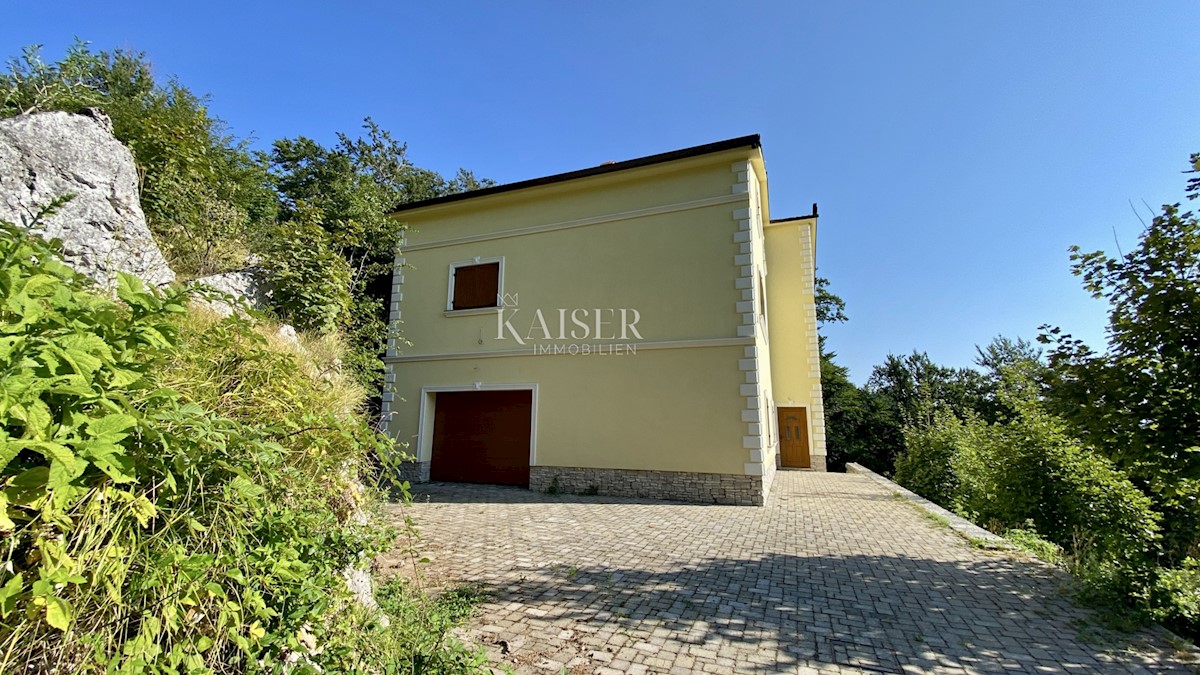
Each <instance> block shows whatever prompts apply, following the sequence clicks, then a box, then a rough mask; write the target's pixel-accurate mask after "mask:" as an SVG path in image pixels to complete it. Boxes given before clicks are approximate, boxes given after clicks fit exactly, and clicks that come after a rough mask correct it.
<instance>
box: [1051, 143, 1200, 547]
mask: <svg viewBox="0 0 1200 675" xmlns="http://www.w3.org/2000/svg"><path fill="white" fill-rule="evenodd" d="M1192 170H1193V171H1196V170H1200V155H1193V156H1192ZM1198 193H1200V184H1198V183H1196V182H1195V180H1194V179H1193V181H1192V182H1191V184H1190V185H1189V187H1188V188H1187V196H1188V197H1189V198H1193V197H1195V196H1196V195H1197V194H1198ZM1071 250H1072V255H1071V259H1072V261H1073V263H1074V264H1073V267H1072V270H1073V272H1074V273H1075V274H1076V275H1077V276H1080V277H1082V278H1083V283H1084V287H1085V288H1086V289H1087V290H1088V291H1089V292H1090V293H1091V294H1092V296H1093V297H1095V298H1098V299H1103V300H1106V301H1107V302H1108V304H1109V312H1108V331H1107V334H1108V344H1107V349H1106V350H1105V351H1104V352H1102V353H1101V352H1097V351H1096V350H1094V349H1092V348H1091V347H1090V346H1088V345H1086V344H1085V343H1084V342H1083V341H1082V340H1078V339H1075V338H1073V337H1071V336H1070V335H1069V334H1065V333H1063V332H1062V330H1061V329H1059V328H1050V327H1044V333H1043V335H1042V336H1041V338H1040V339H1041V340H1042V341H1043V342H1045V343H1047V344H1050V345H1051V349H1050V365H1051V367H1052V368H1053V370H1054V375H1055V379H1054V380H1053V382H1052V387H1051V388H1050V397H1051V400H1052V401H1053V402H1054V403H1055V404H1056V407H1057V410H1058V411H1059V412H1060V413H1061V414H1062V415H1063V416H1065V417H1066V418H1067V419H1068V420H1070V421H1071V422H1073V423H1074V424H1075V426H1076V427H1077V429H1078V433H1079V434H1080V435H1081V436H1082V437H1083V439H1084V440H1085V441H1086V442H1087V443H1088V444H1090V445H1091V446H1093V447H1095V448H1097V449H1099V450H1101V451H1102V452H1103V453H1104V454H1105V455H1107V456H1108V457H1109V458H1110V459H1112V461H1114V462H1115V463H1116V464H1117V466H1119V467H1121V468H1122V469H1123V470H1124V471H1126V472H1128V474H1129V475H1130V476H1131V477H1132V478H1133V480H1134V482H1135V483H1136V484H1137V485H1138V486H1139V487H1141V488H1142V489H1143V490H1144V491H1146V493H1147V494H1149V495H1150V496H1151V497H1152V498H1153V499H1154V500H1155V504H1156V507H1157V508H1158V509H1159V510H1161V511H1162V513H1163V514H1164V519H1163V521H1164V523H1165V525H1166V541H1167V548H1166V552H1167V560H1168V562H1169V563H1171V564H1176V563H1178V562H1180V561H1181V560H1182V559H1183V558H1184V557H1186V556H1188V555H1194V554H1195V553H1196V552H1197V549H1198V548H1200V405H1197V401H1200V220H1198V219H1197V217H1196V215H1195V214H1194V213H1192V212H1190V211H1189V212H1183V211H1181V209H1180V205H1179V204H1168V205H1165V206H1163V210H1162V213H1161V214H1160V215H1158V216H1156V217H1155V218H1154V219H1153V221H1152V222H1151V223H1150V225H1149V226H1148V227H1147V228H1146V229H1145V231H1143V232H1142V234H1141V236H1140V237H1139V239H1138V245H1137V247H1136V248H1134V249H1133V250H1132V251H1130V252H1129V253H1126V254H1124V255H1122V256H1118V257H1110V256H1109V255H1107V254H1105V253H1104V252H1102V251H1095V252H1091V253H1082V252H1081V251H1080V250H1079V248H1078V247H1074V248H1072V249H1071Z"/></svg>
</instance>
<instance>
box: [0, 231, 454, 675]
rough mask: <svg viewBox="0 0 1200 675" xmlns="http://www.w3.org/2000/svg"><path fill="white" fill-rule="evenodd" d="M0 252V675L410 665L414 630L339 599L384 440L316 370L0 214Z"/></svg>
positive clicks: (369, 530)
mask: <svg viewBox="0 0 1200 675" xmlns="http://www.w3.org/2000/svg"><path fill="white" fill-rule="evenodd" d="M0 261H2V264H0V533H2V534H3V535H4V536H3V538H2V540H0V542H2V543H0V550H2V555H3V561H2V566H0V672H13V671H16V670H19V669H22V668H24V669H31V670H33V671H37V672H43V671H49V670H51V669H57V670H58V671H64V672H101V671H103V672H118V673H142V672H152V673H176V672H184V671H186V672H194V673H203V672H216V671H220V672H231V671H254V670H278V669H279V668H281V667H282V664H283V663H284V662H288V661H291V662H298V663H299V664H301V665H303V664H305V663H310V664H312V665H314V666H319V667H321V668H324V669H325V670H327V671H334V672H361V671H365V670H374V671H377V672H400V671H403V670H406V669H407V670H412V669H413V663H412V662H411V661H409V662H405V661H403V660H400V661H397V660H396V658H397V655H400V657H403V658H409V657H412V654H413V653H415V652H413V650H412V649H409V648H408V646H406V645H405V644H402V643H401V642H400V641H401V640H404V639H411V636H410V633H411V632H413V631H420V630H421V629H420V627H419V626H416V627H414V626H397V625H396V624H397V622H396V621H395V620H393V621H392V622H391V623H392V627H386V626H384V622H381V621H380V620H379V616H378V615H372V614H369V613H367V612H365V611H364V610H361V609H359V608H357V605H355V604H353V603H352V602H350V601H349V599H348V596H347V594H346V591H345V587H344V580H343V577H342V574H343V570H344V569H345V568H347V566H350V565H356V564H361V563H362V561H363V557H364V556H370V555H372V554H373V553H375V552H378V551H380V550H382V549H384V548H387V547H390V546H391V544H392V541H393V535H392V533H391V532H389V531H387V530H386V529H383V528H380V527H378V526H376V525H374V524H373V522H374V521H373V520H372V518H371V517H370V515H371V504H372V496H373V495H372V494H371V493H370V491H366V492H364V491H363V490H361V489H358V488H357V487H356V485H357V483H356V481H355V480H354V479H355V478H356V477H357V476H358V475H360V474H361V473H362V472H363V471H364V470H365V469H366V468H367V466H368V461H369V457H378V458H380V459H382V460H383V461H385V462H387V461H390V459H389V455H390V453H389V448H390V443H389V442H387V441H386V440H385V439H383V438H382V437H380V436H378V435H377V434H375V433H373V432H372V431H371V429H370V428H369V425H368V424H366V422H365V421H364V419H363V418H362V417H361V416H360V415H359V413H357V412H356V408H357V407H358V404H359V403H360V402H361V390H359V389H356V388H355V387H354V385H352V384H347V382H346V378H345V377H344V376H342V375H341V374H340V373H338V372H336V369H331V368H330V367H327V366H328V365H329V364H332V363H334V362H336V359H335V358H328V359H326V361H327V362H328V363H325V364H323V363H320V362H319V361H318V360H314V359H307V358H303V359H302V358H300V357H301V356H302V354H301V352H302V351H305V350H306V348H305V345H304V344H300V345H293V346H292V347H290V348H289V349H290V350H291V351H289V349H282V348H280V346H279V344H278V342H279V340H280V339H279V338H276V337H272V336H271V333H270V331H269V330H264V328H263V327H258V326H255V325H254V324H253V323H252V322H251V321H249V320H247V319H244V318H239V317H238V316H236V315H235V316H232V317H229V318H227V319H219V318H217V317H215V316H212V315H211V313H207V312H204V311H202V310H196V309H192V310H189V309H188V308H187V306H186V302H187V301H188V299H189V294H188V293H187V292H184V291H181V290H175V289H169V290H166V291H157V290H147V289H145V288H143V287H142V285H141V283H140V282H139V281H138V280H136V279H135V278H133V277H129V276H124V275H123V276H121V277H120V280H119V286H118V288H117V296H118V298H119V300H117V301H114V300H110V299H107V298H105V297H102V296H101V295H99V294H97V293H95V292H94V291H93V290H92V289H91V288H90V286H89V282H87V280H85V279H84V278H83V277H81V276H79V275H77V274H75V273H74V272H72V271H71V270H70V269H69V268H67V267H66V266H65V265H63V264H62V263H61V262H60V261H59V260H58V256H57V253H56V251H55V250H54V248H53V246H50V245H47V244H45V243H43V242H41V241H40V240H36V239H31V238H29V237H27V236H26V235H25V234H24V233H22V232H21V231H19V230H17V229H16V228H15V227H13V226H11V225H10V224H7V223H0ZM314 347H320V345H319V344H316V345H314ZM314 351H319V350H316V349H314ZM357 513H365V514H366V515H367V517H365V518H363V517H352V516H354V515H355V514H357ZM404 631H409V632H407V633H406V632H404ZM442 633H444V630H443V631H442ZM441 639H442V635H441V634H439V636H438V640H441ZM439 644H448V643H444V642H439ZM447 648H448V649H449V647H447ZM406 650H407V651H406ZM456 650H457V651H456ZM451 652H452V653H454V654H460V655H461V654H462V653H465V652H461V648H455V649H450V651H449V652H447V653H451ZM404 654H409V657H404ZM414 658H415V657H414ZM422 658H424V657H422ZM454 658H458V657H457V656H456V657H454ZM380 659H382V660H380Z"/></svg>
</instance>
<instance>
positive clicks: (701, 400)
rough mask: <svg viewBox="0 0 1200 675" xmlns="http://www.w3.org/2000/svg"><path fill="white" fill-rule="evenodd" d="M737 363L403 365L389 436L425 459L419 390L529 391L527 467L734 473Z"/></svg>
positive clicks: (687, 354) (667, 353)
mask: <svg viewBox="0 0 1200 675" xmlns="http://www.w3.org/2000/svg"><path fill="white" fill-rule="evenodd" d="M740 356H741V348H740V347H709V348H703V349H657V350H644V351H638V352H637V353H636V354H624V355H608V356H597V355H589V356H580V355H575V356H571V355H540V356H521V357H501V358H487V359H454V360H446V361H417V362H408V363H404V364H402V365H401V367H400V368H399V369H398V370H397V374H398V379H397V382H396V393H397V395H398V396H399V397H401V398H403V399H404V400H403V402H401V403H400V404H399V405H397V406H395V408H394V410H395V416H394V417H393V419H392V422H391V425H390V428H392V429H394V430H395V433H396V436H397V439H398V440H400V441H403V442H406V443H408V444H409V448H410V450H409V451H410V452H411V453H412V454H413V455H415V456H417V457H418V459H420V460H422V461H427V460H428V459H429V458H430V440H431V434H430V433H429V430H430V428H431V424H432V406H431V405H430V404H431V403H432V401H429V400H425V401H424V403H425V406H424V411H425V419H424V426H422V417H421V409H422V406H421V403H422V401H423V399H422V389H423V388H431V389H437V388H443V387H454V388H463V389H471V388H473V387H474V383H476V382H479V383H480V385H481V386H487V387H496V386H512V387H520V386H523V385H527V384H536V385H537V390H536V392H537V393H536V411H535V415H536V422H535V424H536V429H535V432H534V434H535V438H534V444H535V449H534V453H535V454H534V456H533V457H532V460H533V461H532V463H533V465H535V466H565V467H589V468H626V469H646V470H660V471H696V472H705V473H734V474H740V473H742V469H743V467H742V465H743V462H744V461H745V459H744V457H743V454H742V450H741V441H742V431H741V429H740V428H739V425H738V421H739V420H738V410H739V409H740V398H739V393H738V384H739V382H740V375H741V374H740V373H739V372H738V370H737V360H738V358H739V357H740ZM433 395H436V394H426V396H433ZM420 431H425V433H424V442H422V441H421V440H420V439H418V433H419V432H420Z"/></svg>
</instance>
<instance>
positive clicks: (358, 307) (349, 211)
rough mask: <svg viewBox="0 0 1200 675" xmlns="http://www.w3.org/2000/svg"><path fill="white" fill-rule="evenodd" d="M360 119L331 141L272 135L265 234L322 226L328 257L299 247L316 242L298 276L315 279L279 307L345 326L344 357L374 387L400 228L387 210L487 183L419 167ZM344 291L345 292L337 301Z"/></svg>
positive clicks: (287, 263)
mask: <svg viewBox="0 0 1200 675" xmlns="http://www.w3.org/2000/svg"><path fill="white" fill-rule="evenodd" d="M363 128H364V129H365V131H366V134H365V135H364V136H361V137H358V138H352V137H350V136H348V135H346V134H338V137H337V138H338V141H337V143H336V144H335V145H334V146H332V147H325V146H323V145H321V144H320V143H317V142H316V141H314V140H312V139H309V138H304V137H300V138H295V139H283V140H278V141H276V142H275V144H274V147H273V148H272V151H271V157H270V159H271V174H272V177H273V180H274V184H275V188H276V190H277V191H278V193H279V198H280V211H279V221H280V226H279V227H278V228H277V230H276V232H275V235H274V237H271V238H269V239H268V241H271V240H273V241H278V240H279V239H280V238H282V239H284V240H288V239H290V238H291V237H292V233H294V232H296V231H297V230H298V229H300V230H303V231H304V232H305V233H306V235H305V236H306V238H308V239H311V237H313V236H316V235H317V233H318V232H322V233H323V238H324V243H323V244H322V246H323V249H321V250H328V251H330V252H332V253H333V254H334V255H333V256H332V257H331V256H327V255H324V254H318V251H317V249H316V248H311V247H307V246H306V247H303V248H305V249H306V250H311V251H313V253H311V254H305V260H304V265H306V268H307V270H308V271H306V272H304V273H303V278H305V279H309V280H311V281H312V282H313V283H317V284H320V286H321V287H320V288H316V287H307V288H304V289H299V288H298V289H297V290H298V291H301V290H302V291H303V292H297V293H292V294H290V295H289V297H288V298H287V299H286V301H285V304H284V306H282V307H281V313H282V314H283V315H284V316H285V317H286V318H288V319H289V320H295V321H297V322H298V323H299V326H300V327H303V328H313V329H319V330H328V329H330V328H332V327H333V326H335V325H336V326H339V327H340V328H342V329H343V330H344V331H345V333H346V336H347V339H348V340H349V341H350V345H351V353H350V360H349V363H348V364H347V365H349V366H350V367H351V368H352V369H353V371H354V372H356V373H357V374H358V377H359V379H360V380H361V381H362V382H363V383H365V384H368V385H370V386H371V387H372V388H377V387H378V386H379V385H380V383H381V375H382V362H381V361H380V359H379V353H380V351H381V348H382V345H383V344H384V343H385V341H386V340H387V337H388V325H387V319H388V317H387V307H388V303H389V301H390V293H391V275H392V266H393V264H394V263H393V261H394V259H395V256H396V252H397V247H398V245H399V242H400V235H401V226H400V223H399V222H398V221H397V220H395V219H394V218H392V217H391V216H390V215H389V213H390V212H391V210H392V209H393V208H395V207H396V206H398V205H400V204H404V203H408V202H412V201H419V200H423V199H429V198H432V197H438V196H441V195H445V194H452V193H455V192H462V191H464V190H471V189H478V188H481V187H487V186H489V185H492V182H491V181H489V180H481V179H478V178H476V177H475V175H474V174H473V173H471V172H470V171H467V170H465V169H460V170H459V172H458V174H457V175H456V176H455V177H454V178H453V179H452V180H446V179H445V178H443V177H442V176H441V175H439V174H438V173H436V172H434V171H430V170H428V169H422V168H420V167H417V166H415V165H414V164H413V163H412V162H411V161H410V160H409V159H408V157H407V151H408V148H407V146H405V145H404V144H402V143H399V142H397V141H396V140H395V139H394V138H393V137H392V136H391V134H389V133H388V132H387V131H386V130H383V129H381V128H380V127H379V126H378V125H377V124H376V123H375V122H374V121H372V120H371V119H370V118H367V119H366V120H365V123H364V125H363ZM314 228H315V229H314ZM272 246H274V247H275V249H278V248H280V247H282V248H287V247H289V246H291V244H288V243H287V242H286V241H285V242H284V243H283V244H272ZM275 249H273V250H275ZM297 253H302V254H303V252H302V251H297ZM267 258H268V264H269V265H270V266H271V267H272V269H273V271H274V273H275V274H276V275H280V274H284V273H285V270H287V269H291V268H293V267H295V264H294V262H293V261H291V260H287V259H284V258H280V257H278V256H274V255H269V256H267ZM322 268H323V269H325V270H327V274H325V275H324V276H325V277H326V279H325V281H324V282H322V281H319V280H321V279H322V276H323V274H322V273H321V271H320V270H321V269H322ZM340 275H345V276H346V279H347V288H346V289H345V290H346V292H345V293H343V292H342V291H341V290H339V289H338V288H336V284H331V283H328V279H333V278H340ZM292 278H294V279H299V277H294V276H293V277H292ZM344 297H346V298H348V299H347V300H345V301H343V298H344ZM339 304H340V305H341V308H340V309H339V310H338V311H337V312H336V315H337V316H336V320H335V321H334V320H331V318H330V315H329V314H328V312H327V311H326V310H328V309H329V308H331V307H337V306H339Z"/></svg>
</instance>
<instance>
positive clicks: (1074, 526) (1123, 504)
mask: <svg viewBox="0 0 1200 675" xmlns="http://www.w3.org/2000/svg"><path fill="white" fill-rule="evenodd" d="M1000 398H1001V402H1002V403H1003V404H1004V405H1005V406H1007V407H1009V408H1010V409H1011V410H1012V411H1013V415H1012V417H1011V419H1009V420H1007V421H1002V422H996V423H991V424H989V423H987V422H984V421H982V420H980V419H978V418H975V417H968V418H967V420H966V421H959V420H958V419H957V418H955V417H954V416H952V415H950V414H948V413H943V414H936V415H935V416H934V418H933V420H932V421H931V423H930V424H928V425H926V426H921V427H910V428H909V429H907V431H906V439H907V443H906V445H907V446H908V449H907V450H906V451H905V453H904V454H903V455H902V456H901V457H900V458H899V460H898V461H897V479H898V481H899V482H900V483H901V484H902V485H905V486H907V487H909V488H910V489H913V490H914V491H916V492H918V493H920V494H923V495H925V496H927V497H929V498H930V499H932V500H934V501H936V502H938V503H939V504H942V505H943V506H946V507H947V508H950V509H953V510H954V511H956V512H958V513H959V514H961V515H963V516H965V517H967V518H970V519H971V520H973V521H974V522H976V523H978V524H980V525H982V526H984V527H986V528H988V529H990V530H992V531H993V532H998V533H1006V534H1008V535H1012V536H1015V537H1016V538H1017V539H1018V540H1020V541H1024V542H1026V543H1030V542H1034V541H1035V540H1036V541H1038V542H1045V543H1046V544H1048V545H1051V546H1055V547H1058V548H1059V549H1061V550H1062V551H1063V553H1061V554H1055V555H1054V556H1052V557H1053V558H1057V559H1058V562H1063V563H1064V564H1065V565H1066V566H1067V567H1068V568H1070V569H1071V570H1072V571H1073V572H1075V573H1076V574H1077V575H1078V576H1080V577H1081V578H1082V579H1083V581H1084V582H1085V584H1086V585H1087V586H1088V587H1089V588H1090V590H1091V592H1092V593H1093V594H1094V595H1107V596H1110V597H1112V598H1118V599H1119V600H1120V602H1123V603H1127V604H1128V603H1133V604H1144V601H1145V597H1146V593H1147V589H1148V588H1149V587H1150V586H1151V585H1152V584H1153V578H1154V571H1153V567H1154V560H1155V556H1156V554H1157V551H1158V542H1159V529H1160V520H1161V518H1160V516H1159V514H1158V513H1156V512H1155V511H1154V510H1153V508H1152V503H1151V500H1150V499H1149V498H1148V497H1147V496H1146V495H1145V494H1144V493H1142V492H1141V491H1140V490H1138V489H1137V487H1136V486H1135V485H1134V484H1133V483H1132V482H1131V481H1130V480H1129V478H1128V477H1127V476H1126V475H1125V474H1124V473H1123V472H1122V471H1121V470H1119V469H1118V468H1117V467H1116V466H1114V465H1113V463H1112V462H1111V461H1109V460H1108V459H1106V458H1104V457H1103V456H1101V455H1100V454H1098V453H1096V452H1094V451H1092V450H1090V449H1088V448H1085V447H1083V446H1081V445H1080V443H1079V441H1078V440H1076V439H1075V438H1074V437H1072V436H1071V434H1070V433H1069V431H1068V427H1067V424H1066V422H1064V421H1063V420H1062V419H1061V418H1059V417H1057V416H1055V415H1053V414H1051V413H1049V412H1047V411H1046V410H1045V409H1044V407H1043V405H1042V403H1041V400H1040V398H1039V397H1038V393H1037V389H1036V387H1035V386H1034V385H1033V384H1032V383H1031V382H1030V381H1029V380H1028V378H1027V377H1025V374H1024V373H1022V371H1020V370H1019V369H1010V370H1007V371H1006V372H1005V375H1004V382H1003V386H1002V387H1001V390H1000ZM1052 561H1053V560H1052Z"/></svg>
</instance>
